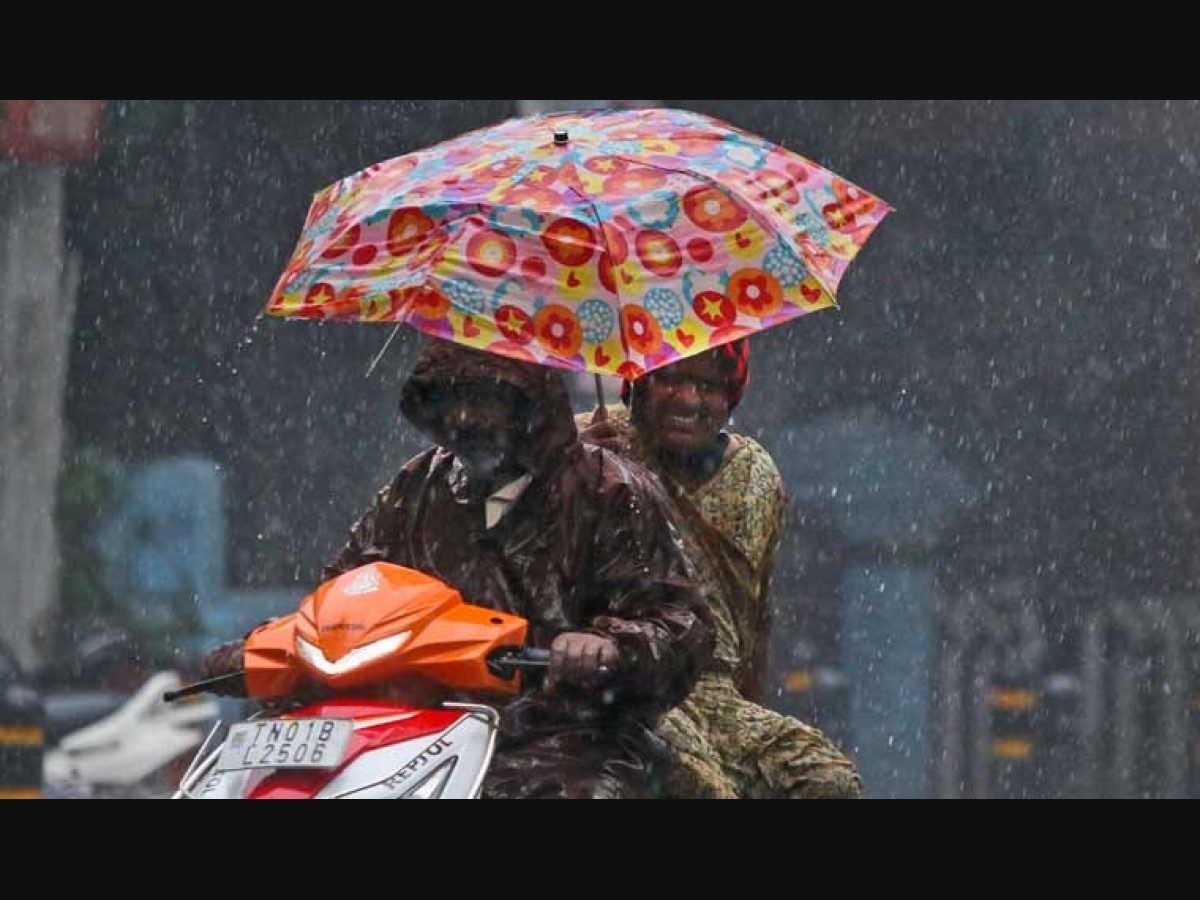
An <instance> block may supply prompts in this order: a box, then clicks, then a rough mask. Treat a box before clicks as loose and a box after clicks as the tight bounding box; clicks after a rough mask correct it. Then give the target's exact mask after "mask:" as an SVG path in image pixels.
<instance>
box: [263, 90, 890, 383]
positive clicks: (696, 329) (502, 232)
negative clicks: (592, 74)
mask: <svg viewBox="0 0 1200 900" xmlns="http://www.w3.org/2000/svg"><path fill="white" fill-rule="evenodd" d="M890 211H891V210H890V207H889V206H888V205H887V204H886V203H884V202H883V201H881V200H879V199H878V198H876V197H874V196H872V195H871V194H868V193H867V192H866V191H864V190H862V189H861V188H858V187H855V186H854V185H852V184H850V183H849V182H847V181H845V180H843V179H841V178H839V177H838V176H837V175H834V174H833V173H832V172H829V171H828V170H826V169H823V168H822V167H820V166H818V165H816V164H815V163H813V162H810V161H809V160H807V159H804V158H803V157H801V156H797V155H796V154H794V153H791V152H789V151H787V150H785V149H783V148H781V147H778V146H775V145H773V144H770V143H768V142H767V141H765V140H763V139H761V138H759V137H755V136H754V135H751V134H747V133H746V132H743V131H740V130H738V129H736V128H733V127H732V126H729V125H727V124H724V123H722V122H718V121H716V120H714V119H710V118H708V117H706V116H701V115H698V114H695V113H690V112H682V111H679V110H664V109H648V110H627V111H620V112H599V113H583V114H566V115H552V116H540V117H532V118H526V119H512V120H509V121H507V122H503V123H501V124H499V125H497V126H494V127H492V128H486V129H483V130H480V131H475V132H471V133H470V134H466V135H463V136H461V137H458V138H455V139H454V140H451V141H447V142H445V143H442V144H439V145H437V146H435V147H432V148H430V149H428V150H422V151H420V152H417V153H410V154H408V155H406V156H401V157H398V158H396V159H392V160H389V161H387V162H384V163H380V164H378V165H374V166H371V167H370V168H368V169H365V170H363V171H362V172H359V173H357V174H355V175H351V176H350V177H348V178H345V179H343V180H342V181H339V182H338V183H336V184H334V185H331V186H330V187H328V188H326V189H325V190H323V191H321V192H320V193H319V194H317V195H316V197H315V198H314V200H313V204H312V208H311V209H310V210H309V213H308V218H307V221H306V223H305V226H304V231H303V233H302V234H301V237H300V242H299V244H298V246H297V247H296V251H295V253H294V254H293V256H292V259H291V261H290V262H289V263H288V266H287V269H286V270H285V271H284V273H283V276H282V277H281V278H280V280H279V284H278V285H277V286H276V288H275V291H274V293H273V294H272V296H271V300H270V303H269V304H268V307H267V312H268V313H270V314H272V315H277V316H285V317H300V318H321V319H337V320H350V321H363V322H404V323H407V324H408V325H411V326H413V327H415V328H418V329H420V330H421V331H424V332H426V333H428V334H432V335H436V336H438V337H441V338H446V339H449V340H453V341H456V342H458V343H461V344H466V345H468V346H471V347H476V348H479V349H483V350H487V351H490V352H494V353H499V354H503V355H505V356H510V357H514V358H517V359H524V360H529V361H533V362H538V363H542V364H545V365H552V366H558V367H561V368H566V369H576V370H586V371H591V372H597V373H604V374H609V375H617V376H620V377H625V378H631V377H637V376H638V375H640V374H642V373H643V372H646V371H650V370H652V369H655V368H657V367H659V366H663V365H667V364H669V363H671V362H673V361H675V360H678V359H680V358H682V357H686V356H691V355H693V354H696V353H700V352H702V351H704V350H706V349H708V348H711V347H714V346H717V345H719V344H722V343H725V342H727V341H731V340H735V339H737V338H739V337H743V336H745V335H747V334H750V333H753V332H757V331H761V330H762V329H764V328H769V327H771V326H773V325H778V324H780V323H782V322H786V321H789V320H790V319H794V318H797V317H798V316H803V315H805V314H807V313H810V312H813V311H814V310H818V309H822V308H824V307H827V306H832V305H834V303H835V300H834V293H835V291H836V289H837V286H838V282H839V281H840V280H841V278H842V275H843V274H844V273H845V271H846V267H847V266H848V265H849V264H850V261H851V260H852V259H853V258H854V256H855V255H856V254H857V253H858V251H859V250H860V249H861V248H862V246H863V244H864V243H865V242H866V240H867V238H868V237H869V236H870V235H871V233H872V232H873V231H874V230H875V228H876V226H877V225H878V224H879V222H880V221H881V220H882V219H883V217H884V216H885V215H887V213H888V212H890Z"/></svg>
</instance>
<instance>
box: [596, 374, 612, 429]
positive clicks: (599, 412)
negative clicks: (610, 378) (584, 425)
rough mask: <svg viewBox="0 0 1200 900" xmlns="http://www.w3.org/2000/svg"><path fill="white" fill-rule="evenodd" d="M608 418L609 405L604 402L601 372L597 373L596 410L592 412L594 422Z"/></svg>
mask: <svg viewBox="0 0 1200 900" xmlns="http://www.w3.org/2000/svg"><path fill="white" fill-rule="evenodd" d="M607 418H608V406H607V404H605V402H604V382H603V381H602V380H601V379H600V373H599V372H597V373H596V411H595V412H594V413H592V422H593V423H595V422H603V421H604V420H605V419H607Z"/></svg>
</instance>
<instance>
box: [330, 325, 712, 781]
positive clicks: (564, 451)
mask: <svg viewBox="0 0 1200 900" xmlns="http://www.w3.org/2000/svg"><path fill="white" fill-rule="evenodd" d="M469 378H479V379H498V380H501V381H504V382H507V383H508V384H510V385H512V386H514V387H516V388H517V389H518V390H519V391H520V392H521V393H522V394H523V395H524V396H525V397H526V398H528V400H529V401H530V403H531V404H532V405H533V406H534V407H536V409H538V410H540V411H541V413H542V415H541V416H540V417H537V418H535V419H533V420H531V421H534V422H535V425H534V427H533V428H532V430H530V431H529V433H528V434H526V435H524V436H523V437H522V441H521V446H522V448H523V450H522V460H521V461H522V463H523V464H524V466H525V467H526V470H527V471H528V472H529V473H531V474H532V476H533V480H532V482H531V483H530V484H529V486H528V487H527V488H526V489H525V491H524V492H523V493H522V494H521V495H520V497H519V498H518V499H517V500H516V501H515V503H514V504H513V505H512V507H511V508H510V509H509V510H508V512H507V513H506V514H505V516H504V517H503V518H502V519H501V520H500V521H499V523H498V524H496V525H495V526H494V527H493V528H491V529H488V528H486V527H485V516H484V510H483V504H482V503H481V502H479V501H477V500H474V499H472V497H471V495H470V494H469V493H468V491H467V489H466V487H467V486H466V478H465V472H464V469H463V466H462V464H461V463H460V462H459V461H458V460H457V459H456V458H455V456H454V455H453V454H452V453H451V452H450V451H448V450H446V449H444V448H442V447H437V448H434V449H432V450H429V451H427V452H425V453H423V454H421V455H420V456H418V457H416V458H414V459H413V460H412V461H410V462H409V463H408V464H407V465H405V466H404V468H403V469H402V470H401V471H400V473H399V474H398V475H397V476H396V478H395V480H394V481H393V482H392V483H391V484H390V485H388V486H387V487H385V488H384V489H383V490H382V491H381V492H380V493H379V495H378V497H377V499H376V502H375V504H374V506H373V508H372V509H371V510H370V511H369V512H368V513H367V514H366V516H365V517H364V518H363V519H362V520H361V521H360V522H359V523H358V524H357V525H356V526H355V527H354V528H353V529H352V531H351V537H350V541H349V543H348V544H347V545H346V547H345V548H344V549H343V551H342V553H341V554H340V556H339V557H338V558H337V560H336V561H335V562H334V563H333V564H332V565H331V566H329V567H327V569H326V572H325V574H326V576H327V577H332V576H333V575H336V574H339V573H341V572H344V571H346V570H348V569H351V568H354V567H357V566H359V565H363V564H364V563H368V562H371V561H374V560H386V561H388V562H393V563H397V564H399V565H404V566H409V567H411V568H415V569H419V570H421V571H423V572H426V573H428V574H430V575H434V576H436V577H438V578H440V579H442V580H443V581H446V582H447V583H449V584H451V585H453V586H454V587H456V588H457V589H458V590H459V591H460V592H461V593H462V595H463V597H464V599H466V600H467V602H469V603H474V604H478V605H480V606H486V607H489V608H492V609H499V610H503V611H505V612H510V613H515V614H517V615H520V616H523V617H525V618H526V619H528V620H529V623H530V642H531V643H532V644H534V645H535V646H542V647H548V646H549V644H550V642H551V641H552V640H553V639H554V637H555V636H556V635H557V634H559V633H561V632H564V631H587V632H592V633H596V634H601V635H605V636H609V637H612V638H613V639H615V640H616V642H617V645H618V648H619V653H620V664H619V666H618V667H617V674H616V675H615V676H614V677H613V679H612V681H611V682H610V684H609V688H610V689H609V690H608V691H605V692H597V691H591V692H585V691H583V690H582V689H576V688H571V687H565V686H561V685H560V686H559V687H558V689H557V690H556V691H555V692H554V693H553V694H549V695H547V694H545V693H544V692H542V691H540V690H538V689H537V687H536V686H532V687H531V688H530V689H528V691H527V693H526V695H525V696H523V697H522V698H520V699H519V700H517V701H515V702H513V703H512V704H511V705H510V706H509V707H508V708H507V709H506V710H505V711H504V717H503V726H502V730H501V740H500V744H499V749H498V752H497V755H496V760H495V763H494V765H493V768H492V771H491V773H490V774H489V777H488V779H487V781H486V782H485V793H486V794H487V795H488V796H495V797H522V796H534V797H628V796H638V795H639V794H641V793H642V792H644V791H645V790H646V789H647V787H648V785H649V783H650V781H651V776H652V768H653V765H652V764H653V762H654V759H655V755H656V751H655V746H654V741H655V738H654V737H653V735H652V729H653V726H654V724H655V722H656V719H657V717H658V715H659V714H660V713H661V712H664V711H665V710H667V709H669V708H670V707H672V706H673V705H675V704H676V703H678V702H679V701H681V700H682V699H683V698H684V697H685V696H686V695H687V693H688V691H689V690H690V689H691V687H692V685H693V684H694V682H695V679H696V676H697V672H698V671H699V669H700V667H702V666H703V665H705V664H706V662H707V659H708V655H709V653H710V650H711V645H712V639H713V630H712V627H711V624H710V619H709V616H708V612H707V609H706V608H705V604H704V602H703V600H702V599H701V597H700V595H699V594H698V592H697V589H696V588H695V587H694V582H693V574H692V571H691V568H690V565H689V563H688V561H687V557H686V556H685V552H684V549H683V546H682V543H681V541H680V538H679V534H678V531H677V530H676V527H675V525H674V524H673V523H672V521H671V519H670V513H669V512H668V509H669V504H668V501H667V500H666V498H665V496H664V495H663V493H662V488H661V486H660V485H659V484H658V482H657V481H656V480H655V479H654V478H653V476H650V475H648V474H646V473H645V471H644V470H642V469H641V468H640V467H638V466H637V465H636V464H634V463H631V462H629V461H626V460H622V459H621V458H620V457H618V456H616V455H613V454H610V453H608V452H607V451H604V450H601V449H599V448H596V447H590V446H584V445H583V444H581V443H580V442H579V440H578V437H577V433H576V430H575V424H574V421H573V419H572V415H571V409H570V405H569V402H568V398H567V394H566V390H565V387H564V385H563V382H562V378H561V376H560V375H559V374H558V373H556V372H554V371H553V370H550V369H546V368H542V367H538V366H534V365H532V364H528V363H521V362H517V361H514V360H508V359H503V358H500V357H496V356H493V355H489V354H484V353H481V352H478V351H472V350H467V349H465V348H462V347H459V346H457V345H454V344H450V343H447V342H444V341H433V342H430V343H429V344H428V345H427V346H426V349H425V351H424V352H423V354H422V356H421V358H420V359H419V360H418V362H417V365H416V368H415V369H414V371H413V374H412V375H411V376H410V378H409V379H408V381H407V382H406V383H405V386H404V389H403V394H402V398H401V407H402V409H403V411H404V414H405V416H406V417H407V418H408V419H409V420H410V421H411V422H413V423H414V424H416V425H417V426H418V427H420V428H422V430H424V431H425V432H426V433H428V434H430V435H431V436H433V437H434V439H435V440H440V438H441V437H442V436H441V435H440V434H439V433H438V417H437V415H436V414H435V406H436V403H437V396H438V392H439V390H440V389H442V388H443V387H444V386H445V385H446V384H447V383H448V382H449V381H450V380H451V379H469ZM539 419H540V421H539Z"/></svg>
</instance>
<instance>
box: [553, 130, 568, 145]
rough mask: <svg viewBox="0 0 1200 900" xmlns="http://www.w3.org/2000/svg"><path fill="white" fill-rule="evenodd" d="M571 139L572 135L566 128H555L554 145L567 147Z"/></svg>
mask: <svg viewBox="0 0 1200 900" xmlns="http://www.w3.org/2000/svg"><path fill="white" fill-rule="evenodd" d="M570 141H571V135H570V134H569V133H568V132H567V129H565V128H556V129H555V130H554V146H555V147H565V146H567V144H568V143H570Z"/></svg>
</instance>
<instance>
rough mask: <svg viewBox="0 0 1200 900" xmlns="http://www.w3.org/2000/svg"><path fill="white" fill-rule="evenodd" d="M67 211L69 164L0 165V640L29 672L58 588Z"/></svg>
mask: <svg viewBox="0 0 1200 900" xmlns="http://www.w3.org/2000/svg"><path fill="white" fill-rule="evenodd" d="M64 206H65V174H64V171H63V169H62V167H60V166H56V165H36V164H29V163H24V162H18V161H6V160H0V236H2V239H3V245H2V246H0V459H2V460H3V464H2V465H0V572H3V573H4V579H5V584H4V596H3V599H2V600H0V603H2V607H0V611H2V612H3V617H2V619H0V621H3V623H4V624H3V628H2V629H0V640H3V641H4V643H6V644H8V645H9V647H10V648H11V649H12V651H13V652H14V653H15V654H16V655H17V657H18V659H19V660H20V661H21V664H22V665H23V666H25V667H29V666H32V665H33V664H35V662H36V661H37V647H36V644H35V640H34V638H35V630H36V629H37V627H38V626H39V625H40V624H42V623H43V622H44V619H45V617H46V615H47V613H48V612H49V611H50V609H51V608H52V607H53V605H54V603H55V601H56V598H57V587H58V586H57V574H58V541H57V537H56V533H55V529H54V504H55V489H56V486H57V483H58V469H59V463H60V458H61V451H62V442H63V389H64V386H65V382H66V375H67V364H68V358H69V350H70V335H71V327H72V322H73V318H74V311H75V292H76V288H77V285H78V279H79V274H78V273H79V266H78V262H77V260H75V259H74V258H72V257H69V256H68V254H67V250H66V246H65V241H64V226H65V222H64V218H65V212H64Z"/></svg>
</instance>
